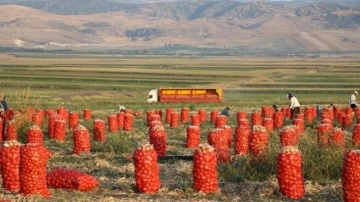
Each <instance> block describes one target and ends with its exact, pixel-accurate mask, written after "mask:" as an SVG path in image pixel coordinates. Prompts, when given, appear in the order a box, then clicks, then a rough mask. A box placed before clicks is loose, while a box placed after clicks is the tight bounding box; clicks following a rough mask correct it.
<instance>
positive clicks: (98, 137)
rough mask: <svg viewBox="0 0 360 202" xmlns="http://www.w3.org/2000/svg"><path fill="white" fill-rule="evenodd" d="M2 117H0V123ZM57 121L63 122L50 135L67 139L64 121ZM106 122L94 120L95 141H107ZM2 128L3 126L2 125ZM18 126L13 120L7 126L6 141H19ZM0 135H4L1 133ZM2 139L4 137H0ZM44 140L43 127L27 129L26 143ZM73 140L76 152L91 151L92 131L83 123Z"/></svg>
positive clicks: (77, 128) (75, 132)
mask: <svg viewBox="0 0 360 202" xmlns="http://www.w3.org/2000/svg"><path fill="white" fill-rule="evenodd" d="M1 122H2V119H1V118H0V125H1ZM57 123H61V124H60V125H56V127H54V132H53V133H52V135H51V136H50V138H51V139H56V140H58V141H60V142H63V141H65V136H66V131H65V130H66V129H65V128H64V126H65V125H64V122H63V121H59V122H57ZM104 128H105V122H104V121H102V120H95V121H94V131H93V133H94V136H93V139H94V140H95V141H99V142H104V141H105V131H104ZM0 129H1V127H0ZM16 131H17V130H16V126H14V125H13V121H10V122H9V124H8V125H7V127H6V133H5V134H6V137H5V141H17V140H18V136H17V132H16ZM0 137H2V136H1V135H0ZM0 140H1V141H2V139H0ZM43 141H44V134H43V131H42V130H41V128H40V127H39V126H37V125H32V126H31V127H29V128H28V129H27V130H26V143H34V144H40V145H43ZM73 142H74V149H73V153H74V154H79V153H83V152H84V153H87V152H90V149H91V143H90V132H89V130H88V129H87V128H86V127H85V126H83V125H81V124H78V125H77V127H76V128H75V129H74V130H73Z"/></svg>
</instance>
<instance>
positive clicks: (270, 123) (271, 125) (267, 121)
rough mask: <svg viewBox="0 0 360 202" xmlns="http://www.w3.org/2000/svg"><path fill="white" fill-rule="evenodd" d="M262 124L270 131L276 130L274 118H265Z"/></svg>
mask: <svg viewBox="0 0 360 202" xmlns="http://www.w3.org/2000/svg"><path fill="white" fill-rule="evenodd" d="M262 125H263V126H264V127H265V128H266V130H267V131H268V133H273V132H274V121H273V119H272V118H264V119H263V123H262Z"/></svg>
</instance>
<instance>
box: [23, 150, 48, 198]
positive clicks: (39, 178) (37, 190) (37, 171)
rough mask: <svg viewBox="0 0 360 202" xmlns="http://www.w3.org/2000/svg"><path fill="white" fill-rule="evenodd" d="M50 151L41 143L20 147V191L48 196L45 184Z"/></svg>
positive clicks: (25, 193) (24, 193) (26, 193)
mask: <svg viewBox="0 0 360 202" xmlns="http://www.w3.org/2000/svg"><path fill="white" fill-rule="evenodd" d="M50 156H51V152H50V151H49V150H47V149H46V148H45V147H44V146H43V145H39V144H26V145H23V146H21V148H20V169H19V173H20V193H21V194H23V195H25V196H28V195H38V194H39V195H40V196H43V197H50V196H51V192H50V191H49V190H48V188H47V185H46V164H47V160H48V159H49V158H50Z"/></svg>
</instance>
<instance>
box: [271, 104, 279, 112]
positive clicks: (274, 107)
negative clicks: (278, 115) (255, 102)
mask: <svg viewBox="0 0 360 202" xmlns="http://www.w3.org/2000/svg"><path fill="white" fill-rule="evenodd" d="M272 107H273V109H274V111H275V112H279V111H280V110H279V107H278V106H277V105H273V106H272Z"/></svg>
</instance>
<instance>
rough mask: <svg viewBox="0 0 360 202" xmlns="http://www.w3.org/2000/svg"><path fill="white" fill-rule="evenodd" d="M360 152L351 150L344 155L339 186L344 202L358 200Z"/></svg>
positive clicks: (359, 195)
mask: <svg viewBox="0 0 360 202" xmlns="http://www.w3.org/2000/svg"><path fill="white" fill-rule="evenodd" d="M359 173H360V151H359V150H351V151H348V152H346V153H345V156H344V160H343V166H342V173H341V184H342V189H343V199H344V201H345V202H355V201H359V199H360V175H359Z"/></svg>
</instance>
